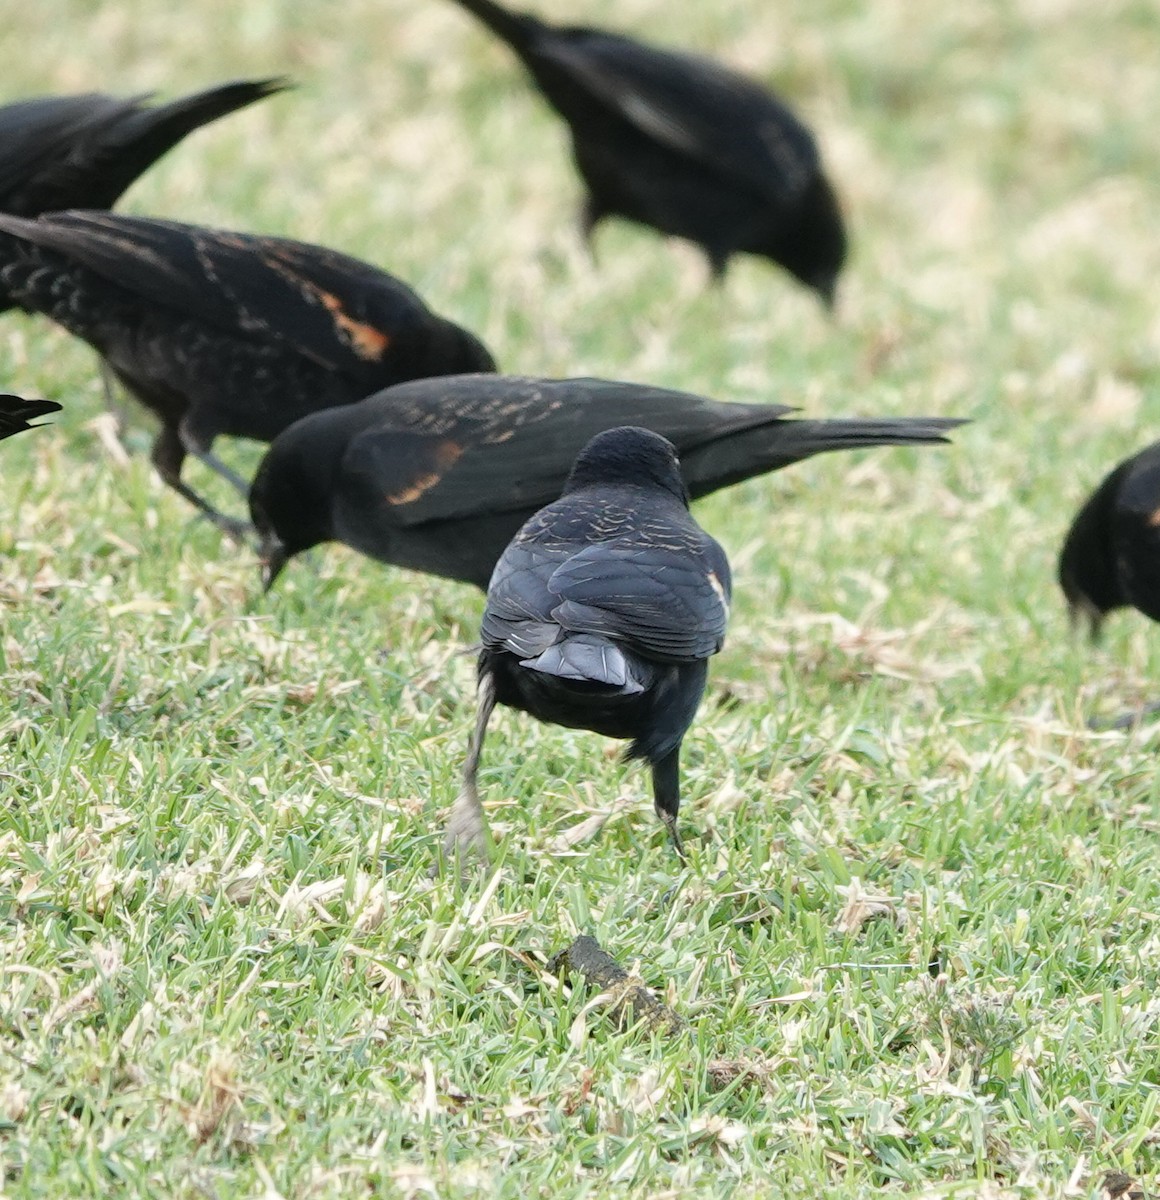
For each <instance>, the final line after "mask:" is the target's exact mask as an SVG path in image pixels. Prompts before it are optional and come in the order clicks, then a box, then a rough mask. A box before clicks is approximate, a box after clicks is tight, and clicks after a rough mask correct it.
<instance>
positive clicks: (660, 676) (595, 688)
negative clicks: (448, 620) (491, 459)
mask: <svg viewBox="0 0 1160 1200" xmlns="http://www.w3.org/2000/svg"><path fill="white" fill-rule="evenodd" d="M729 599H730V575H729V563H728V561H727V560H726V558H725V552H724V551H723V550H722V549H721V547H720V546H719V545H718V544H717V543H716V542H715V541H714V540H713V539H712V538H711V537H710V536H709V535H708V534H707V533H705V532H704V531H703V530H702V529H701V528H700V526H698V525H697V523H696V521H694V520H693V518H692V516H691V515H690V514H689V492H688V489H687V488H686V487H685V482H684V480H683V479H682V477H681V469H680V466H679V464H678V462H677V455H676V451H675V450H674V449H673V446H672V443H671V442H669V441H667V440H666V439H665V438H663V437H660V436H659V435H658V434H655V433H652V432H650V431H649V430H647V429H639V428H635V427H633V426H627V427H622V428H616V429H609V430H606V431H605V432H603V433H600V434H597V435H596V437H594V438H593V439H592V440H591V441H590V442H589V443H588V444H587V445H586V446H585V447H584V449H583V450H581V452H580V454H579V456H578V457H577V459H576V463H575V466H573V468H572V472H571V474H570V475H569V476H568V480H567V483H566V484H565V485H564V494H563V495H562V496H561V497H560V499H559V500H557V501H555V502H554V503H553V504H549V505H548V506H547V507H546V508H542V509H541V510H540V511H539V512H538V513H536V514H535V515H534V516H533V517H532V518H531V519H530V520H529V521H528V522H527V523H526V524H525V525H524V526H523V528H521V529H520V531H519V532H518V533H517V534H516V536H515V538H514V539H513V540H512V543H511V545H509V546H508V547H507V549H506V550H505V551H504V552H503V556H502V557H501V558H500V560H499V562H498V563H497V565H496V568H495V573H494V574H493V575H492V577H491V584H490V586H489V587H488V589H487V605H486V607H485V609H484V613H483V628H482V648H481V650H480V654H479V668H478V669H479V689H478V700H479V709H478V713H477V715H476V722H475V732H474V734H473V736H472V739H471V744H470V747H469V749H468V754H467V763H466V766H465V768H464V773H463V786H462V788H461V790H460V793H459V796H458V798H457V799H456V801H455V806H454V808H453V810H452V814H451V819H450V821H449V823H448V829H447V838H446V843H445V849H446V851H447V853H448V854H449V855H451V854H454V853H456V852H457V851H460V850H464V849H467V848H468V847H472V846H475V847H479V848H485V847H486V840H487V835H486V829H487V825H486V821H485V819H484V815H483V807H482V805H481V804H480V802H479V792H478V789H477V786H476V775H477V773H478V770H479V758H480V752H481V751H482V749H483V738H484V734H485V732H486V730H487V722H488V718H489V717H490V716H491V711H492V709H493V708H494V706H495V705H496V704H497V703H498V704H504V705H507V707H509V708H515V709H519V710H520V711H521V712H526V713H530V714H531V715H532V716H534V717H537V718H538V719H539V720H541V721H550V722H552V723H554V724H556V725H565V726H567V727H569V728H571V729H590V730H592V731H593V732H595V733H601V734H604V735H605V736H606V737H613V738H631V739H632V741H631V744H630V745H629V747H628V750H627V752H626V757H627V758H643V759H645V760H646V761H647V762H648V764H649V766H650V767H651V768H652V778H653V799H654V803H655V805H656V811H657V816H659V817H660V819H661V820H662V821H663V822H664V824H665V828H666V829H667V830H668V831H669V835H670V836H671V838H672V840H673V844H674V846H676V848H677V853H678V854H679V855H680V856H681V857H682V858H684V851H683V849H682V847H681V839H680V835H679V834H678V833H677V812H678V810H679V808H680V803H681V792H680V765H679V760H680V753H681V740H682V739H683V738H684V736H685V730H686V729H688V727H689V725H690V723H691V722H692V720H693V716H694V714H695V713H696V711H697V706H698V705H699V704H700V703H701V696H702V694H703V692H704V690H705V679H706V676H707V673H708V659H709V656H710V655H713V654H716V653H717V651H718V650H720V649H721V646H722V644H723V642H724V640H725V625H726V622H727V621H728V618H729Z"/></svg>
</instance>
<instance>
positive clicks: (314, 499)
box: [250, 406, 353, 591]
mask: <svg viewBox="0 0 1160 1200" xmlns="http://www.w3.org/2000/svg"><path fill="white" fill-rule="evenodd" d="M351 407H353V406H347V408H351ZM346 411H347V409H326V410H324V411H322V412H318V413H313V414H311V415H310V416H308V417H304V418H303V419H302V420H301V421H296V422H295V423H294V424H293V425H291V426H290V427H289V429H286V430H284V431H283V432H282V433H280V434H279V435H278V436H277V437H276V438H275V439H274V441H273V442H272V443H271V445H270V448H269V450H268V451H267V452H266V456H265V458H263V459H262V461H261V463H259V464H258V470H257V473H256V474H255V476H254V482H253V483H252V484H251V485H250V519H251V520H252V521H253V523H254V528H255V529H256V530H257V532H258V544H259V556H260V563H261V568H262V586H263V589H264V590H265V591H269V590H270V588H271V587H272V586H273V584H274V581H275V580H276V579H277V578H278V576H279V575H280V574H281V572H282V568H283V567H285V565H286V564H287V563H288V562H289V561H290V559H292V558H293V557H294V556H295V555H296V554H301V553H302V552H303V551H304V550H309V549H310V548H311V547H312V546H317V545H318V544H319V543H320V542H326V541H330V540H331V538H332V537H333V536H334V534H333V529H332V522H331V508H332V505H331V494H330V493H331V487H332V484H333V480H334V476H335V472H336V470H337V467H338V463H339V461H340V459H341V456H342V451H343V450H344V449H345V447H346V444H347V440H348V435H347V434H346V431H345V430H344V429H342V428H341V425H342V422H341V420H340V419H339V418H341V417H342V416H344V415H345V413H346Z"/></svg>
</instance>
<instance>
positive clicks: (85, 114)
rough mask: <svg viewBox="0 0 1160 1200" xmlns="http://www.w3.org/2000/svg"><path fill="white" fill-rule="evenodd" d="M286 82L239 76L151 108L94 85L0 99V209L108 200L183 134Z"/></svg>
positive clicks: (19, 212) (29, 210)
mask: <svg viewBox="0 0 1160 1200" xmlns="http://www.w3.org/2000/svg"><path fill="white" fill-rule="evenodd" d="M289 86H290V85H289V84H288V82H287V81H286V80H283V79H258V80H252V81H251V80H239V81H238V82H235V83H223V84H219V85H218V86H217V87H212V88H207V89H206V90H205V91H204V92H197V93H195V94H194V95H192V96H184V97H182V98H181V99H180V100H171V101H170V102H169V103H168V104H161V105H158V106H157V107H155V108H150V107H149V106H148V105H147V103H146V101H148V100H149V97H148V96H133V97H130V98H127V99H122V98H120V97H118V96H105V95H102V94H100V93H99V92H90V93H88V94H87V95H83V96H37V97H34V98H31V99H28V100H17V101H16V102H14V103H12V104H5V105H3V106H0V212H7V213H13V214H14V215H16V216H21V217H34V216H37V215H39V214H40V213H43V212H54V211H57V210H59V209H63V208H112V207H113V205H114V204H115V203H116V202H117V200H118V199H119V198H120V196H121V193H122V192H124V191H125V189H126V188H127V187H128V186H129V185H130V184H131V183H132V182H133V181H134V180H135V179H136V178H137V176H138V175H141V174H142V173H143V172H145V171H146V170H147V169H148V168H149V167H150V166H152V165H153V163H155V162H156V161H157V160H158V159H159V158H161V156H162V155H164V154H165V153H166V152H167V151H169V150H170V149H172V148H173V147H174V146H176V145H177V143H178V142H180V141H181V139H182V138H184V137H185V136H186V135H187V134H189V133H192V132H193V131H194V130H195V129H197V128H199V127H200V126H202V125H207V124H209V122H210V121H216V120H217V119H218V117H224V116H225V115H226V114H227V113H231V112H235V111H236V110H237V109H239V108H245V107H246V106H247V105H249V104H253V103H254V102H255V101H257V100H262V99H264V98H265V97H266V96H272V95H274V93H275V92H280V91H283V90H284V89H286V88H287V87H289Z"/></svg>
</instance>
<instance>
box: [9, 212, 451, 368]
mask: <svg viewBox="0 0 1160 1200" xmlns="http://www.w3.org/2000/svg"><path fill="white" fill-rule="evenodd" d="M0 230H3V231H5V232H8V233H12V234H15V235H16V236H17V237H19V238H22V239H24V240H26V241H29V242H32V243H34V244H35V245H38V246H43V247H45V248H47V249H49V250H54V251H57V252H58V253H60V254H62V255H64V256H66V257H67V258H69V259H70V260H72V261H74V262H77V263H80V264H81V265H82V266H85V267H87V268H88V269H89V270H91V271H94V272H96V273H97V274H98V275H101V276H102V277H104V278H106V279H108V280H110V281H111V282H113V283H115V284H118V285H119V286H121V287H123V288H125V289H126V290H128V291H130V292H132V293H134V294H135V295H137V296H139V297H140V298H142V299H143V300H146V301H149V302H151V303H154V304H158V305H163V306H165V307H166V308H168V309H170V310H176V311H177V312H178V313H180V314H181V315H183V316H185V317H188V318H192V319H195V320H200V321H205V322H208V323H209V324H212V325H215V326H217V327H218V328H219V329H223V330H226V331H227V332H231V333H239V334H243V335H244V334H249V335H251V336H254V337H258V338H262V339H269V340H275V341H279V342H282V343H284V344H286V345H287V346H289V347H292V348H293V349H294V350H296V351H297V352H298V353H299V354H302V355H304V356H305V357H307V358H310V359H313V360H314V361H315V362H317V363H319V364H321V365H323V366H326V367H330V368H332V369H350V367H351V366H352V364H357V363H359V362H362V363H366V364H367V365H368V366H373V365H374V364H376V363H378V362H379V361H380V360H381V359H382V358H383V357H384V356H385V355H386V354H387V353H389V351H390V348H391V343H392V341H393V340H394V339H395V337H397V336H399V335H400V334H401V333H404V332H405V331H406V330H407V329H408V327H409V326H410V325H411V323H412V322H415V321H421V320H424V319H426V318H427V317H428V315H429V314H428V310H427V309H426V307H425V305H424V304H423V302H422V301H421V300H420V299H419V297H418V296H416V295H415V293H414V292H413V291H412V290H411V289H410V288H409V287H407V286H406V285H405V284H403V283H401V282H400V281H399V280H397V279H395V278H393V277H392V276H390V275H388V274H386V273H385V272H383V271H380V270H378V269H377V268H375V267H372V266H371V265H370V264H369V263H364V262H360V261H359V260H358V259H354V258H349V257H348V256H347V255H345V254H339V253H338V252H336V251H333V250H327V249H325V248H323V247H321V246H310V245H306V244H304V243H300V242H293V241H288V240H285V239H282V238H269V237H255V236H250V235H247V234H240V233H230V232H226V231H222V230H212V229H202V228H200V227H198V226H194V225H183V224H179V223H177V222H174V221H155V220H149V219H146V218H141V217H124V216H119V215H117V214H114V213H106V212H82V211H76V212H66V213H53V214H51V215H50V216H48V217H45V218H42V219H41V220H38V221H28V220H23V219H21V218H18V217H9V216H3V215H0Z"/></svg>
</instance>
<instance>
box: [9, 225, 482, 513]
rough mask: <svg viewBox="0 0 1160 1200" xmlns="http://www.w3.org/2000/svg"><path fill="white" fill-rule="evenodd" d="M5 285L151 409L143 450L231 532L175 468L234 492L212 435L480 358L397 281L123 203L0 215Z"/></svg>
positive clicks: (329, 254)
mask: <svg viewBox="0 0 1160 1200" xmlns="http://www.w3.org/2000/svg"><path fill="white" fill-rule="evenodd" d="M5 298H7V301H8V303H9V304H13V305H16V306H18V307H20V308H22V309H24V310H25V311H26V312H30V313H42V314H44V315H45V316H48V317H50V318H52V320H54V321H56V322H57V324H59V325H62V326H63V327H64V328H65V329H67V330H68V331H69V332H70V333H73V334H75V335H76V336H77V337H80V338H83V339H84V340H85V341H86V342H88V343H89V344H90V345H91V346H93V347H94V348H95V349H96V351H97V352H98V353H99V354H100V355H101V357H102V359H103V360H104V362H105V363H106V364H107V365H108V368H109V370H111V372H112V373H113V375H114V376H115V377H116V378H117V379H118V380H120V382H121V383H122V384H123V385H124V387H125V388H126V389H127V390H128V391H129V393H130V394H131V395H133V396H134V397H136V399H138V400H139V401H140V402H141V403H142V404H143V405H145V407H146V408H148V409H150V410H151V411H152V412H153V413H154V414H155V415H156V416H157V417H158V418H159V419H160V421H161V432H160V434H159V435H158V437H157V440H156V441H155V442H154V444H153V463H154V465H155V466H156V467H157V469H158V471H159V472H160V474H161V477H162V478H163V479H164V480H165V482H166V483H168V484H169V486H170V487H172V488H174V489H175V490H176V491H178V492H180V493H181V494H182V495H183V496H185V497H186V499H188V500H190V501H191V502H192V503H193V504H195V505H197V507H198V508H200V509H201V510H202V511H203V512H204V513H206V514H207V515H208V516H209V517H210V518H211V519H213V520H214V521H215V522H216V523H217V524H219V525H220V526H222V527H223V528H225V529H227V530H229V531H230V532H235V533H236V532H238V530H239V523H238V522H235V521H232V520H231V519H230V518H228V517H225V516H224V515H223V514H221V513H219V512H218V511H217V510H216V509H214V508H213V507H212V506H211V505H210V504H209V502H208V501H206V500H204V499H203V498H202V497H201V496H200V495H198V493H197V492H195V491H194V490H193V489H192V488H191V487H189V485H188V484H186V483H184V482H183V481H182V479H181V467H182V463H183V462H184V460H185V457H186V455H187V454H192V455H194V456H195V457H197V458H199V459H201V460H202V461H203V462H205V463H206V464H207V465H208V466H210V467H211V468H213V469H214V470H215V471H217V472H218V473H219V474H221V475H223V476H224V477H225V478H226V479H228V480H230V482H231V483H233V484H234V486H235V487H237V488H238V490H239V491H240V492H241V493H242V495H246V494H247V492H248V490H249V489H248V485H247V484H246V483H245V482H244V481H243V480H242V479H240V478H239V477H238V476H237V475H235V474H234V473H233V472H232V471H230V470H229V469H228V468H227V467H226V466H225V465H224V464H223V463H222V462H221V461H220V460H219V459H218V458H217V457H216V456H215V455H214V454H213V453H212V449H211V448H212V446H213V442H214V439H215V438H216V437H217V436H218V435H219V434H228V435H230V436H232V437H247V438H255V439H257V440H258V441H270V440H271V439H273V438H274V437H276V436H277V435H278V434H279V433H281V431H282V430H283V429H285V428H287V427H288V426H289V425H291V424H293V423H294V422H295V421H297V420H299V419H300V418H301V417H304V416H306V415H307V414H308V413H312V412H316V411H317V410H319V409H322V408H330V407H334V406H336V405H343V404H351V403H353V402H354V401H356V400H361V399H362V398H363V397H364V396H369V395H370V394H371V393H372V392H375V391H377V390H379V389H380V388H384V387H388V386H390V385H391V384H394V383H399V382H401V381H403V380H408V379H415V378H421V377H425V376H428V375H438V374H452V373H459V372H464V371H493V370H495V363H494V362H493V360H492V357H491V355H490V354H489V353H488V351H487V350H486V349H485V348H484V346H483V345H482V344H481V343H480V342H479V341H478V339H477V338H475V337H474V336H473V335H472V334H470V333H468V332H467V331H466V330H464V329H461V328H459V326H457V325H454V324H452V323H451V322H450V321H446V320H444V319H443V318H441V317H439V316H436V315H435V314H434V313H433V312H431V310H430V309H428V308H427V306H426V305H425V304H424V303H423V301H422V300H421V299H420V298H419V297H418V296H417V295H416V294H415V293H414V292H413V291H412V290H411V289H410V288H409V287H407V286H406V285H405V284H403V283H401V282H400V281H399V280H398V279H395V278H394V277H393V276H391V275H388V274H386V273H385V272H384V271H380V270H379V269H378V268H376V267H372V266H370V265H369V264H368V263H364V262H360V261H359V260H358V259H355V258H349V257H347V256H346V255H345V254H339V253H337V252H336V251H334V250H327V249H324V248H322V247H320V246H312V245H308V244H306V243H304V242H293V241H288V240H286V239H284V238H273V237H259V236H256V235H250V234H242V233H230V232H224V231H220V230H213V229H202V228H199V227H197V226H194V225H180V224H177V223H176V222H172V221H156V220H147V219H145V218H142V217H123V216H119V215H117V214H114V213H105V212H70V213H53V214H50V215H48V216H44V217H41V218H40V219H39V220H36V221H28V220H24V219H22V218H20V217H10V216H3V215H0V307H2V306H3V304H4V301H5Z"/></svg>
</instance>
